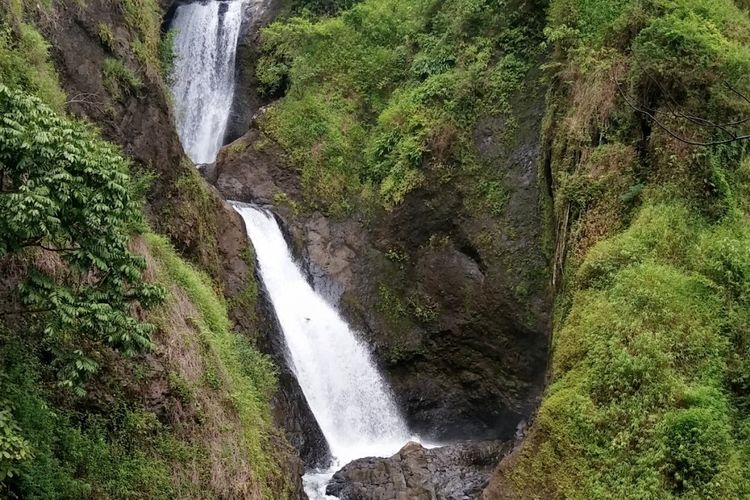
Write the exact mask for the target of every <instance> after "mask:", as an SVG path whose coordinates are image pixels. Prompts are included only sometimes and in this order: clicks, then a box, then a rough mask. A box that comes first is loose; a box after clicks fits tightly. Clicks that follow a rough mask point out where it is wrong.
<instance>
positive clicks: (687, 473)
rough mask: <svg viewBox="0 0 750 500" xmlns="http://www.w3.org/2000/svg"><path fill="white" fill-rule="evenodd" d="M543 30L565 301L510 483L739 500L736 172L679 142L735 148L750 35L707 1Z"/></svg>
mask: <svg viewBox="0 0 750 500" xmlns="http://www.w3.org/2000/svg"><path fill="white" fill-rule="evenodd" d="M549 13H550V14H549V26H548V28H547V30H546V35H547V37H548V43H549V44H550V45H551V46H552V47H554V56H553V61H552V62H551V63H550V68H551V69H552V70H553V71H554V72H555V83H554V91H553V94H552V95H551V97H550V100H549V117H548V120H547V123H548V125H547V130H546V133H547V135H548V136H549V137H550V138H551V144H552V147H551V149H550V151H549V153H548V154H549V162H550V164H551V166H552V170H553V172H552V174H553V178H554V186H555V187H556V200H555V202H556V204H555V212H556V215H557V218H558V221H560V222H561V224H562V225H561V226H559V229H558V231H559V234H558V236H559V237H561V238H564V240H565V246H564V247H562V248H563V249H562V250H560V249H559V250H558V255H557V258H558V259H560V262H563V261H564V265H563V266H562V268H563V269H564V270H565V277H566V288H565V290H564V291H563V293H562V294H561V295H560V297H559V298H558V315H557V319H556V327H555V331H554V345H553V359H552V365H551V373H552V383H551V385H550V386H549V388H548V389H547V392H546V395H545V398H544V401H543V403H542V405H541V408H540V410H539V414H538V416H537V419H536V422H535V424H534V426H533V428H532V431H531V435H530V437H529V439H528V440H527V441H526V443H525V445H524V448H523V449H522V451H521V452H520V454H519V455H518V456H517V457H515V459H514V461H513V463H512V464H511V465H510V466H509V468H508V471H507V474H508V476H509V477H510V478H511V479H512V480H513V484H514V485H515V487H516V489H517V490H518V491H523V492H526V493H528V494H530V495H532V496H538V497H561V498H584V497H585V498H605V497H607V498H609V497H617V498H625V497H627V498H667V497H672V496H684V497H687V498H744V497H746V496H748V495H750V468H748V465H747V464H748V463H750V462H749V461H748V459H749V458H750V457H748V450H750V440H749V439H750V435H749V434H748V432H747V430H748V428H750V427H748V423H750V420H749V419H750V413H748V411H749V410H750V407H749V406H748V404H747V398H748V394H749V393H748V386H747V383H746V381H747V380H750V365H748V364H747V361H746V360H747V359H748V354H750V353H748V351H747V349H748V345H750V344H748V342H749V341H750V337H748V332H750V330H749V329H748V325H750V322H749V320H750V317H749V316H748V311H750V307H749V306H750V303H748V300H750V295H748V288H747V286H748V283H749V281H748V278H750V275H749V274H748V272H750V253H748V248H750V232H748V228H747V217H748V215H749V212H748V208H749V207H748V204H747V198H746V194H747V192H748V187H749V186H750V185H749V184H748V181H749V180H750V177H748V172H750V171H749V170H748V168H749V166H750V157H748V154H747V152H748V151H747V145H746V144H745V143H743V142H731V143H729V144H725V145H721V146H719V145H715V146H711V147H696V146H691V145H690V144H688V142H695V143H699V144H709V143H714V142H717V140H720V139H722V138H723V137H726V134H727V131H726V130H722V127H716V126H713V125H711V124H724V125H723V127H725V128H726V127H729V126H730V125H726V124H733V125H731V127H734V130H736V131H739V132H741V130H742V128H743V124H744V122H742V120H743V119H744V117H745V116H747V113H748V110H749V109H750V108H748V102H747V100H746V99H745V98H744V96H745V95H748V91H750V81H748V80H747V77H746V75H747V74H748V70H749V69H750V46H748V41H750V19H748V16H747V14H746V13H744V12H742V11H740V10H739V9H738V8H737V7H736V6H735V4H734V3H733V2H731V1H704V0H669V1H663V0H653V1H645V2H644V1H628V2H617V3H614V2H605V1H599V2H598V1H593V2H590V1H579V0H554V1H553V2H552V3H551V5H550V11H549ZM644 110H646V111H647V113H644V112H643V111H644ZM657 121H658V122H659V123H657ZM559 248H561V247H559Z"/></svg>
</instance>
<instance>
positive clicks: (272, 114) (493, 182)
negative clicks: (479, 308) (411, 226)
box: [257, 0, 539, 214]
mask: <svg viewBox="0 0 750 500" xmlns="http://www.w3.org/2000/svg"><path fill="white" fill-rule="evenodd" d="M528 8H533V7H528ZM508 12H511V15H508ZM536 12H537V13H538V12H539V10H537V11H536ZM534 20H535V17H534V16H533V15H531V16H529V15H526V13H525V12H524V9H523V8H522V7H518V8H517V9H516V8H515V7H514V6H513V7H512V6H509V5H506V4H505V3H501V4H498V5H495V4H492V5H491V6H490V5H484V3H483V2H474V1H468V0H465V1H463V0H462V1H460V2H451V3H440V2H434V1H429V0H418V1H411V2H396V1H390V0H389V1H386V2H376V1H364V2H361V3H357V4H356V5H354V6H353V7H351V8H350V9H349V10H346V11H344V12H342V13H340V14H338V15H337V16H334V17H324V18H319V19H317V20H314V21H311V20H310V18H309V17H296V18H291V19H287V20H285V21H280V22H276V23H274V24H272V25H271V26H270V27H268V28H266V29H265V30H264V32H263V36H262V43H263V48H264V53H263V56H262V57H261V59H260V60H259V62H258V70H257V72H258V78H259V80H260V82H261V84H262V89H265V91H266V93H268V94H269V95H273V94H278V93H280V92H286V95H285V97H284V98H283V99H282V100H281V101H280V102H279V103H277V104H276V105H274V106H272V107H271V108H270V110H269V111H268V113H267V114H266V115H265V118H264V120H263V123H262V126H263V128H264V131H266V133H267V134H268V135H269V136H270V137H271V138H272V139H274V140H275V141H277V142H278V143H279V144H280V145H281V146H282V147H283V148H284V149H285V150H286V151H287V153H288V154H289V157H290V159H291V160H292V163H293V164H294V165H295V166H297V167H299V168H301V170H302V180H303V188H304V194H305V201H306V202H307V205H308V207H309V208H322V209H325V210H327V211H329V212H330V213H333V214H342V213H347V212H351V211H352V210H355V209H357V207H360V206H363V205H368V204H369V203H371V202H374V203H376V204H378V205H380V206H383V207H385V208H388V209H391V208H394V207H395V206H398V205H400V204H401V203H402V202H403V201H404V199H405V197H406V196H407V195H408V194H409V193H410V192H412V191H414V190H416V189H419V188H420V187H423V186H425V185H426V184H427V183H428V182H439V183H448V182H449V181H451V180H455V179H456V178H461V186H462V187H463V188H464V189H465V190H466V191H467V194H468V195H469V196H472V195H474V194H475V193H477V196H483V197H484V198H485V201H484V202H481V203H478V204H476V205H475V206H472V208H473V209H476V210H484V209H485V208H489V209H490V210H492V211H493V212H499V211H500V207H501V206H502V204H503V202H504V194H503V191H504V188H503V187H502V185H501V182H502V181H501V179H500V178H498V179H487V177H489V176H490V172H491V171H492V168H491V166H490V165H480V163H481V162H479V161H478V160H477V158H476V155H475V152H474V148H473V147H472V146H473V128H474V126H476V124H477V121H478V119H479V118H481V117H483V116H486V115H493V114H494V115H503V116H507V117H508V119H507V123H506V127H505V128H506V129H507V130H508V135H510V130H511V129H512V128H513V126H512V122H513V120H512V119H511V118H510V115H511V114H512V112H511V111H512V110H511V104H510V101H511V96H512V95H513V94H514V93H516V92H518V91H519V89H520V88H521V85H522V81H523V78H524V75H525V74H526V72H527V70H528V69H529V65H528V59H529V57H532V55H533V54H534V50H535V49H534V47H536V46H537V42H536V41H535V39H534V35H533V34H531V33H532V32H531V31H530V30H528V24H531V23H533V22H534ZM526 23H528V24H526ZM332 41H335V43H331V42H332ZM498 53H503V54H504V55H503V56H498ZM323 75H325V77H324V78H323ZM303 117H304V119H302V118H303ZM477 174H479V175H477ZM482 177H484V178H482ZM488 180H489V181H490V182H487V181H488Z"/></svg>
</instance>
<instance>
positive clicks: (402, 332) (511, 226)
mask: <svg viewBox="0 0 750 500" xmlns="http://www.w3.org/2000/svg"><path fill="white" fill-rule="evenodd" d="M542 102H543V96H529V97H528V98H527V99H524V100H519V104H518V106H519V108H520V110H519V112H518V113H517V116H518V117H519V127H518V132H517V133H516V135H515V136H514V138H513V140H512V141H510V142H509V141H508V140H507V138H505V139H504V138H502V136H503V122H502V120H500V119H492V118H487V119H486V120H483V121H481V123H480V124H479V126H478V127H477V131H476V137H475V142H476V144H475V146H476V148H477V153H478V155H479V156H480V157H481V158H482V160H483V161H486V162H488V163H489V164H492V165H496V168H497V169H498V170H499V171H502V172H505V173H504V185H505V187H506V188H507V190H508V201H507V203H506V204H505V206H504V208H503V213H502V214H491V213H487V212H483V211H477V210H474V209H470V208H468V207H467V205H466V202H465V200H464V199H463V195H462V194H461V191H460V190H459V189H457V188H455V187H454V186H451V185H441V184H440V183H439V182H437V181H436V182H433V183H427V185H426V186H425V187H424V188H422V189H419V190H416V191H414V192H412V193H409V195H408V196H407V197H406V199H405V200H404V202H403V203H402V204H401V205H399V206H398V207H396V208H394V209H393V210H391V211H386V210H383V209H380V210H378V209H375V210H374V212H372V213H368V214H365V213H359V212H357V211H354V212H353V213H351V214H348V215H346V216H344V217H331V216H328V215H326V214H324V213H321V212H319V211H315V210H312V211H310V210H309V209H306V206H305V200H304V196H303V187H302V182H301V179H300V173H299V171H298V170H297V169H296V168H295V167H294V165H291V164H289V163H288V162H287V161H286V159H285V153H284V151H283V150H282V149H281V148H280V147H279V146H278V145H277V144H275V143H274V142H273V141H272V140H271V139H270V138H269V137H268V136H266V135H265V134H264V133H263V130H262V120H263V118H262V113H261V117H260V118H259V121H258V122H256V123H255V124H254V125H253V126H252V127H251V128H250V130H249V131H248V132H247V133H246V134H245V135H244V136H243V137H241V138H239V139H238V140H236V141H235V142H233V143H232V144H230V145H228V146H227V147H225V148H224V150H223V151H222V152H221V154H220V156H219V160H218V161H217V177H216V184H215V185H216V187H217V188H218V189H219V191H221V192H222V194H223V195H224V196H226V197H227V198H229V199H236V200H239V201H245V202H254V203H258V204H261V205H272V207H273V209H274V211H275V212H276V213H277V214H279V216H280V217H281V218H282V219H283V221H284V222H285V226H286V228H287V229H288V233H289V236H290V243H291V246H292V248H293V251H294V252H295V254H296V255H298V257H299V259H300V262H301V263H302V264H303V266H304V267H305V268H306V269H307V270H308V271H309V274H310V275H311V277H312V281H313V283H314V285H315V288H316V290H318V291H319V292H321V293H322V294H323V295H324V296H326V297H327V298H328V300H329V301H330V302H331V303H332V304H334V305H336V306H337V307H338V308H339V310H340V311H341V312H342V314H343V315H344V317H345V318H346V319H347V321H349V323H350V324H352V325H353V326H354V327H355V328H356V329H357V330H358V331H359V332H360V333H361V336H362V338H363V339H364V340H365V341H367V343H368V344H369V345H370V347H371V348H372V350H373V352H374V355H375V357H376V359H377V361H378V363H379V365H380V367H381V368H382V370H383V372H384V374H385V376H386V378H387V380H388V382H389V384H390V386H391V387H392V389H393V392H394V394H395V396H396V398H397V400H398V403H399V405H400V407H401V408H402V410H403V413H404V415H405V417H406V419H407V422H408V424H409V426H410V428H411V429H412V430H413V431H414V432H416V433H418V434H420V435H422V436H427V437H429V438H431V439H434V440H436V441H453V440H463V439H509V438H511V437H512V436H513V433H514V432H515V428H516V425H517V423H518V422H519V421H521V420H523V419H525V418H527V417H528V416H529V415H530V413H531V412H532V411H533V409H534V408H535V407H536V405H537V402H538V398H539V396H540V393H541V388H542V387H543V384H544V374H545V369H546V360H547V350H548V341H549V339H548V336H547V332H548V331H549V317H550V316H549V312H550V306H549V305H550V297H551V294H550V290H549V286H548V280H547V275H548V273H547V261H546V258H545V255H544V250H543V241H542V240H543V236H542V233H543V228H544V219H543V215H542V211H541V208H540V206H541V204H542V202H541V197H542V196H544V191H543V190H540V189H539V184H538V178H537V167H538V164H537V157H538V150H539V136H538V130H539V120H540V117H541V110H542V109H543V106H542Z"/></svg>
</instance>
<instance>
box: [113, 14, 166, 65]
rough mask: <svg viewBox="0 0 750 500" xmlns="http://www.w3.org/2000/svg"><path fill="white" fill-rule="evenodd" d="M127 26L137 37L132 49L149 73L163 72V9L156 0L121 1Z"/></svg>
mask: <svg viewBox="0 0 750 500" xmlns="http://www.w3.org/2000/svg"><path fill="white" fill-rule="evenodd" d="M119 5H120V9H121V11H122V13H123V15H124V16H125V22H126V24H127V26H128V27H129V28H130V29H131V30H133V32H134V34H135V39H134V40H133V41H132V43H131V49H132V50H133V53H134V54H135V56H136V58H137V59H138V61H139V62H140V63H141V65H142V66H143V68H144V69H145V71H146V72H147V73H150V74H152V75H159V74H161V73H160V72H161V69H162V57H161V56H162V51H163V50H162V45H161V44H162V41H161V9H160V8H159V4H158V3H157V2H156V0H123V1H121V2H119Z"/></svg>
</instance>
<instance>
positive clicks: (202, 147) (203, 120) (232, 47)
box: [171, 0, 243, 164]
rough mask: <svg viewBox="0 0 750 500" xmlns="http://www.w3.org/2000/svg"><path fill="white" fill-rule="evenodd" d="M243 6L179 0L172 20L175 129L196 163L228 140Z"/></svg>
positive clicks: (211, 157) (210, 158)
mask: <svg viewBox="0 0 750 500" xmlns="http://www.w3.org/2000/svg"><path fill="white" fill-rule="evenodd" d="M242 6H243V1H242V0H229V1H212V2H193V3H189V4H185V5H180V6H179V7H178V8H177V10H176V12H175V16H174V20H173V21H172V26H171V28H172V29H173V30H174V31H175V38H174V52H175V57H176V62H175V74H174V83H173V85H172V92H173V94H174V103H175V110H176V115H177V116H176V118H177V132H178V134H179V136H180V140H181V141H182V146H183V148H185V152H186V153H187V155H188V156H189V157H190V159H192V160H193V161H194V162H195V163H196V164H201V163H212V162H214V161H215V160H216V155H217V154H218V152H219V149H220V148H221V146H222V143H223V140H224V133H225V131H226V127H227V120H228V117H229V112H230V109H231V106H232V99H233V97H234V86H235V55H236V52H237V40H238V37H239V33H240V25H241V24H242V10H243V9H242Z"/></svg>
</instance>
